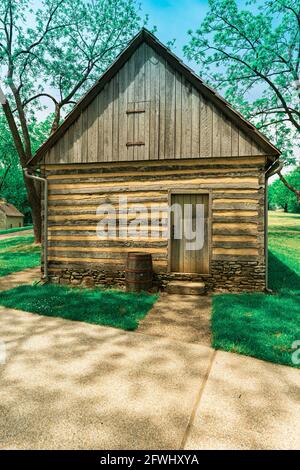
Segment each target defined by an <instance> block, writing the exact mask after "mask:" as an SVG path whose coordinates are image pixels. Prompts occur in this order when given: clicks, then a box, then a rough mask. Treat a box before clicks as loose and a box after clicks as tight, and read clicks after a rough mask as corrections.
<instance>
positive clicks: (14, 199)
mask: <svg viewBox="0 0 300 470" xmlns="http://www.w3.org/2000/svg"><path fill="white" fill-rule="evenodd" d="M50 128H51V116H49V117H48V118H47V119H46V120H45V121H42V122H39V123H38V122H37V121H36V120H35V119H32V120H31V122H30V124H29V131H30V135H31V138H32V144H33V149H34V150H35V149H37V148H38V147H39V146H40V145H41V144H42V143H43V142H44V141H45V139H46V138H47V136H48V135H49V132H50ZM0 136H1V138H0V179H1V177H2V175H4V173H5V170H6V168H7V167H8V166H9V165H11V166H10V169H9V171H8V173H7V176H6V178H5V180H4V184H3V186H2V189H1V194H0V197H3V198H5V199H6V200H7V201H8V202H10V203H11V204H13V205H14V206H15V207H16V208H17V209H19V211H21V212H22V213H23V214H24V215H25V223H30V222H31V220H32V219H31V209H30V206H29V203H28V199H27V193H26V188H25V183H24V175H23V171H22V168H21V165H20V162H19V156H18V154H17V151H16V148H15V146H14V143H13V139H12V136H11V133H10V131H9V128H8V125H7V123H6V121H5V118H4V115H3V114H2V113H1V112H0Z"/></svg>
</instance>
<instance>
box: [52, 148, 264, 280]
mask: <svg viewBox="0 0 300 470" xmlns="http://www.w3.org/2000/svg"><path fill="white" fill-rule="evenodd" d="M264 165H265V158H264V157H252V158H251V160H250V159H248V158H230V157H229V158H226V159H224V158H215V159H213V158H210V159H198V160H180V161H178V160H177V161H174V160H173V161H164V162H135V163H125V162H123V163H110V164H73V165H47V166H45V167H44V168H43V172H44V174H46V175H47V178H48V182H49V213H48V218H49V268H50V272H51V271H53V272H54V271H55V270H62V269H70V267H71V268H74V269H76V268H78V269H93V268H95V269H101V268H102V269H103V268H104V267H105V269H108V270H110V269H111V270H116V269H124V262H125V258H126V254H127V252H128V251H132V250H134V251H143V252H148V253H151V254H152V256H153V261H154V269H155V271H157V272H167V270H168V240H167V237H166V236H165V235H164V236H163V237H161V236H160V235H161V234H162V233H163V231H164V230H165V227H166V225H167V208H168V195H169V191H170V190H172V191H176V190H178V191H182V190H186V191H187V192H189V191H190V192H191V193H192V192H193V191H197V190H203V191H204V192H207V193H208V194H211V201H212V207H211V240H210V241H211V259H212V260H228V261H231V260H248V261H251V260H254V261H257V260H259V261H261V260H263V257H264V218H263V216H264V178H263V168H264ZM120 196H126V197H127V201H128V206H129V208H130V210H133V211H134V210H135V208H136V206H137V204H139V203H142V204H145V205H146V207H147V208H148V209H150V208H151V209H152V211H153V213H154V219H155V221H156V222H155V232H154V233H151V236H150V238H147V235H148V231H147V222H148V220H149V216H148V215H147V214H145V218H143V223H142V227H141V232H140V236H139V237H135V238H133V237H131V238H130V239H127V238H126V237H123V238H122V237H121V238H119V237H117V236H116V237H111V238H110V239H109V240H107V239H105V237H104V238H102V239H99V238H98V236H97V233H96V227H97V222H98V221H99V220H100V218H101V217H100V216H99V215H97V214H96V209H97V207H98V206H99V204H101V203H103V202H105V203H109V204H112V205H114V206H115V207H116V208H118V209H119V210H120V215H119V219H122V217H123V216H124V214H123V212H122V207H118V203H119V197H120ZM129 218H130V216H129Z"/></svg>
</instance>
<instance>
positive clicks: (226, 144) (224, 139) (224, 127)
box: [221, 114, 232, 157]
mask: <svg viewBox="0 0 300 470" xmlns="http://www.w3.org/2000/svg"><path fill="white" fill-rule="evenodd" d="M221 116H222V123H221V155H222V157H227V156H229V155H231V154H232V147H231V142H232V136H231V122H230V120H229V119H228V118H227V117H226V116H225V115H224V114H222V115H221Z"/></svg>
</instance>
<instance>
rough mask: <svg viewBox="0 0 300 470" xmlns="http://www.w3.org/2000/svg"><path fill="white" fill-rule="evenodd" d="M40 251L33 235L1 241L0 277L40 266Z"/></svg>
mask: <svg viewBox="0 0 300 470" xmlns="http://www.w3.org/2000/svg"><path fill="white" fill-rule="evenodd" d="M40 251H41V249H40V246H38V245H35V244H34V237H33V236H31V235H30V236H20V237H13V238H5V239H3V240H0V277H1V276H7V275H8V274H11V273H14V272H17V271H23V269H27V268H33V267H35V266H39V264H40V262H41V255H40Z"/></svg>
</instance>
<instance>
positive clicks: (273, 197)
mask: <svg viewBox="0 0 300 470" xmlns="http://www.w3.org/2000/svg"><path fill="white" fill-rule="evenodd" d="M286 181H287V182H288V184H290V185H292V186H293V187H297V186H298V187H299V186H300V169H299V168H297V169H295V170H294V171H292V172H291V173H289V174H288V175H286ZM278 208H282V209H284V211H285V212H295V213H299V212H300V204H299V202H298V201H297V198H296V196H295V194H294V193H293V192H292V191H290V190H289V189H288V188H287V187H286V186H284V185H283V184H282V183H281V181H280V179H277V180H276V181H274V183H272V184H271V185H270V187H269V209H271V210H274V209H278Z"/></svg>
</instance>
